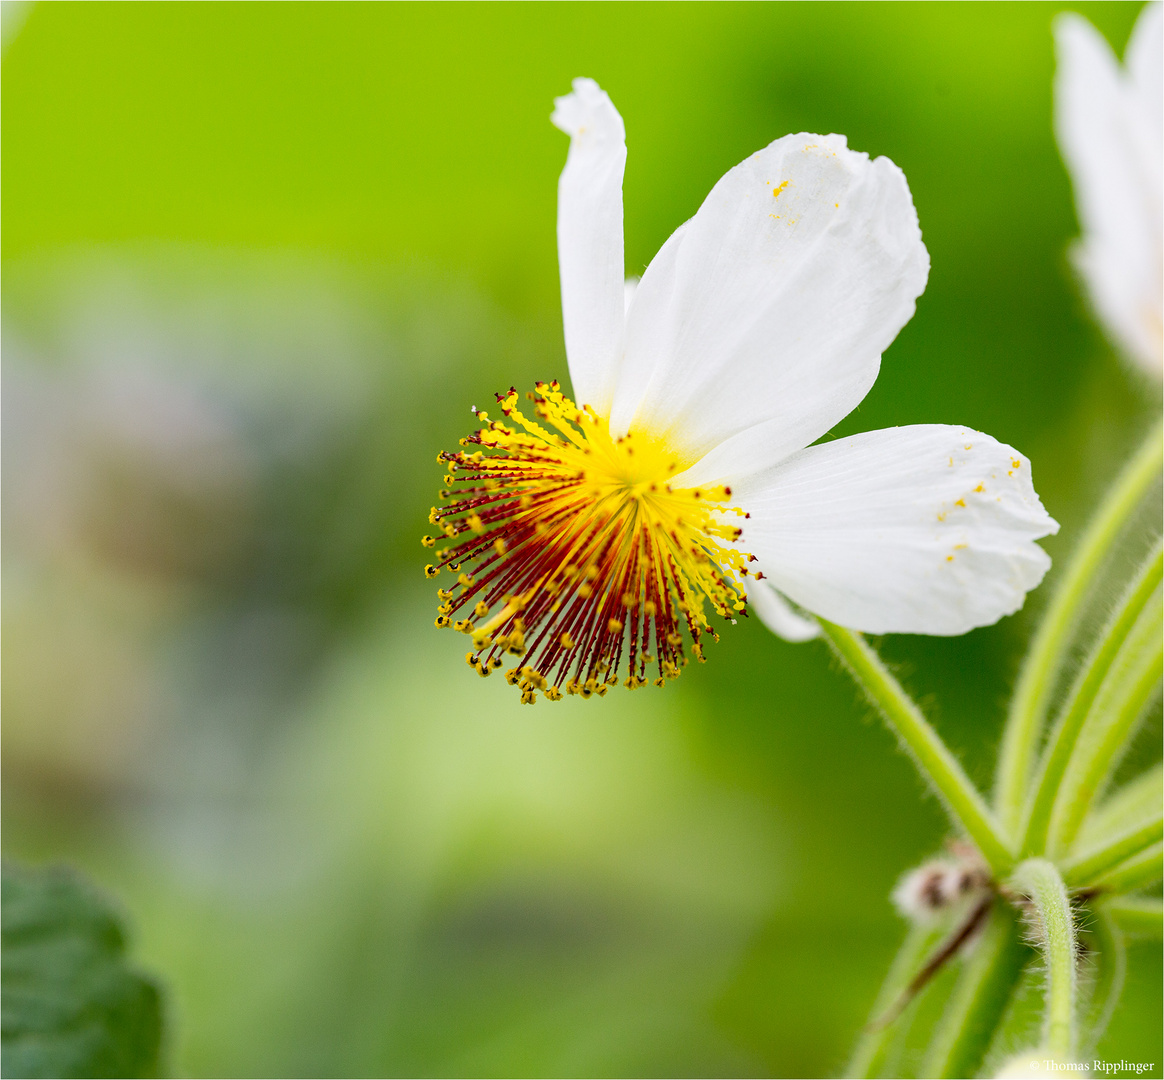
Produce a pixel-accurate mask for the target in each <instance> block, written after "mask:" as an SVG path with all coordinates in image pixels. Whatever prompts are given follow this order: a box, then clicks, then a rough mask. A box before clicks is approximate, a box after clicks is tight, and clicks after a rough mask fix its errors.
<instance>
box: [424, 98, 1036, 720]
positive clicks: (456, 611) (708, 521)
mask: <svg viewBox="0 0 1164 1080" xmlns="http://www.w3.org/2000/svg"><path fill="white" fill-rule="evenodd" d="M553 120H554V123H555V124H557V125H558V126H559V127H560V128H562V129H563V130H564V131H566V132H567V133H568V134H569V135H570V136H571V145H570V153H569V157H568V159H567V162H566V168H565V170H564V172H563V174H562V179H561V183H560V185H559V203H558V244H559V258H560V263H561V278H562V310H563V319H564V324H565V332H566V352H567V359H568V362H569V368H570V375H571V379H572V381H573V384H574V393H575V400H576V401H577V405H575V404H574V402H572V401H570V400H569V399H568V398H566V397H565V396H564V394H562V393H561V391H560V388H559V387H558V386H557V384H556V383H549V384H538V387H537V393H536V394H534V395H531V397H532V398H533V400H534V413H535V414H536V420H528V419H526V417H524V416H523V415H522V414H521V412H520V411H519V410H518V408H517V402H518V397H517V392H516V391H511V392H510V393H509V394H508V395H499V396H498V401H499V403H500V405H501V411H502V413H503V414H504V419H503V420H490V419H489V418H488V417H487V416H485V418H484V424H485V426H484V427H483V428H482V430H481V431H479V432H477V433H474V434H473V435H471V436H469V437H468V438H467V439H465V440H463V445H466V446H467V447H470V448H472V447H475V446H479V447H481V448H483V449H481V450H477V451H474V452H468V453H453V454H444V455H442V461H443V462H445V463H446V464H447V465H448V469H449V476H448V477H447V478H446V481H447V483H448V484H449V485H450V486H452V485H454V484H461V485H462V486H461V487H460V488H458V489H456V492H455V495H454V492H453V491H452V490H450V491H447V492H445V493H443V495H444V497H448V498H452V499H455V501H454V502H452V503H450V504H449V505H447V506H445V507H443V508H440V509H437V508H434V510H433V514H432V518H431V520H432V521H433V522H434V523H436V524H438V525H440V526H441V528H442V530H443V531H444V533H445V534H446V536H448V537H450V538H455V543H454V544H453V545H452V546H451V547H448V548H446V549H445V550H444V551H442V552H441V554H440V557H439V559H438V561H437V562H436V563H435V564H434V565H432V566H430V567H429V568H428V573H429V574H430V576H434V577H435V576H437V575H438V574H440V573H441V571H442V570H443V569H445V568H446V567H447V568H449V569H450V570H453V571H454V572H457V571H460V576H459V577H458V579H457V584H456V586H455V587H452V588H449V589H447V590H442V591H441V594H440V596H441V600H442V605H441V609H440V613H439V617H438V619H437V623H438V625H451V624H453V620H454V619H455V618H456V616H458V615H463V616H464V617H463V618H461V619H459V620H458V621H457V622H456V624H455V625H456V627H457V628H458V629H461V630H462V631H464V632H465V633H467V634H470V635H471V636H472V638H473V646H474V648H473V650H472V651H471V652H470V653H469V656H468V660H469V662H470V664H472V665H473V666H474V667H475V668H476V669H477V670H478V671H479V672H480V673H481V674H483V675H484V674H488V673H489V672H490V671H491V670H493V669H494V668H496V667H498V666H500V665H501V663H502V661H501V656H502V654H504V653H506V652H508V653H510V654H513V655H522V656H526V657H527V661H526V663H525V664H524V666H522V667H520V668H514V669H513V670H512V671H511V672H509V677H510V681H511V682H516V683H518V684H519V685H520V686H521V688H522V690H523V696H524V697H525V699H526V700H531V701H532V700H533V698H534V693H535V691H536V690H542V691H544V692H545V693H546V694H547V696H549V697H551V698H553V697H556V696H560V694H559V692H558V687H559V686H561V687H562V688H563V689H565V690H566V691H567V692H579V693H583V694H584V695H588V694H589V693H592V692H598V693H602V692H604V690H605V688H606V686H608V685H611V684H612V683H613V681H614V677H615V674H616V673H617V671H618V670H619V667H620V665H624V664H625V666H626V668H627V669H628V670H629V675H628V678H627V684H628V685H630V686H640V685H644V684H645V683H646V682H647V681H648V679H647V673H646V672H647V667H648V666H649V665H652V664H657V665H658V678H657V679H655V681H656V682H657V683H658V684H660V685H661V684H662V683H663V682H664V680H665V679H666V678H673V677H674V676H675V675H677V674H678V672H679V669H680V668H681V667H682V665H683V664H684V663H686V658H685V655H684V652H683V648H684V647H683V644H682V641H683V635H682V634H681V633H680V631H682V630H686V631H687V632H688V633H689V636H690V637H691V638H692V639H694V652H695V654H696V656H697V657H698V658H700V659H702V652H701V646H700V634H701V633H707V632H713V631H711V629H710V624H709V622H708V620H707V618H706V614H705V611H704V608H705V604H710V606H711V608H712V609H713V610H714V611H715V612H716V613H718V614H720V615H721V616H724V617H727V618H729V619H730V618H731V617H732V615H733V613H734V612H738V611H742V610H744V609H745V603H744V599H743V594H744V593H745V591H746V594H747V597H748V600H749V601H750V604H751V607H752V608H753V609H754V610H755V611H756V612H757V613H758V614H759V615H760V617H761V618H762V619H763V620H764V621H765V622H766V623H767V624H768V625H769V626H770V627H771V628H772V629H773V630H774V631H775V632H776V633H778V634H781V635H783V636H785V637H787V638H789V639H791V640H806V639H808V638H809V637H812V636H815V634H816V631H817V627H816V625H815V622H814V621H813V620H811V619H810V618H808V617H806V614H804V613H807V614H809V615H811V614H816V615H821V616H823V617H825V618H827V619H830V620H832V621H834V622H837V623H840V624H842V625H845V626H848V627H851V628H853V629H856V630H863V631H870V632H875V633H884V632H907V633H928V634H960V633H963V632H965V631H966V630H969V629H971V628H972V627H975V626H983V625H986V624H989V623H993V622H995V621H996V620H998V619H999V618H1000V617H1001V616H1003V615H1006V614H1009V613H1010V612H1013V611H1015V610H1016V609H1017V608H1019V607H1020V606H1021V605H1022V602H1023V599H1024V597H1025V594H1026V592H1027V591H1028V590H1029V589H1031V588H1033V587H1034V586H1035V585H1037V584H1038V583H1039V581H1040V580H1041V579H1042V577H1043V574H1044V573H1045V572H1046V570H1047V567H1048V566H1049V565H1050V560H1049V559H1048V558H1047V556H1046V554H1045V553H1044V552H1043V551H1042V550H1041V549H1040V548H1039V547H1038V545H1037V544H1036V543H1035V540H1037V539H1038V538H1040V537H1042V536H1046V535H1048V534H1049V533H1052V532H1055V531H1056V530H1057V528H1058V526H1057V525H1056V523H1055V522H1054V521H1053V520H1052V519H1051V518H1050V517H1048V516H1047V514H1046V512H1045V511H1044V510H1043V507H1042V505H1041V504H1040V502H1039V499H1038V496H1037V495H1036V494H1035V491H1034V488H1033V486H1032V484H1031V476H1030V471H1031V470H1030V463H1029V462H1028V461H1027V460H1026V458H1024V457H1023V456H1022V455H1021V454H1019V453H1018V452H1017V451H1015V450H1013V449H1011V448H1010V447H1009V446H1005V445H1003V444H1001V443H998V442H996V441H995V440H994V439H992V438H990V437H989V436H988V435H983V434H981V433H979V432H976V431H972V430H971V429H969V428H963V427H948V426H939V425H925V426H918V427H905V428H893V429H889V430H885V431H876V432H869V433H866V434H864V435H859V436H856V437H853V438H849V439H843V440H838V441H835V442H830V443H825V444H823V445H817V446H813V445H811V444H813V443H814V442H815V441H816V440H817V439H819V438H820V437H821V436H822V435H824V434H825V433H826V432H827V431H828V430H829V429H830V428H832V427H833V426H834V425H835V424H836V423H837V422H838V421H840V420H841V419H842V418H843V417H844V416H846V415H847V414H848V413H849V412H850V411H851V410H852V409H853V408H854V407H855V406H856V405H857V404H858V403H859V402H860V401H861V399H862V398H863V397H864V396H865V395H866V393H868V391H869V389H870V387H871V386H872V385H873V382H874V380H875V379H876V378H877V373H878V370H879V367H880V361H881V353H882V351H883V350H884V349H885V348H886V347H887V346H888V345H889V344H890V342H891V341H893V339H894V337H895V336H896V335H897V333H898V331H899V330H900V329H901V327H902V326H903V325H904V324H905V323H906V322H907V321H908V320H909V319H910V317H911V316H912V315H913V312H914V303H915V300H916V299H917V297H918V295H919V294H920V293H921V292H922V290H923V289H924V288H925V283H926V277H927V274H928V272H929V258H928V256H927V253H926V249H925V246H924V245H923V244H922V240H921V232H920V230H919V228H918V223H917V214H916V212H915V210H914V207H913V201H912V199H911V197H910V193H909V188H908V186H907V184H906V181H905V177H904V176H903V175H902V173H901V170H900V169H898V168H897V166H895V165H894V164H893V163H892V162H891V161H889V160H888V159H887V158H877V159H874V160H870V159H869V157H868V156H867V155H865V154H861V153H856V152H854V151H852V150H850V149H849V148H848V147H847V145H846V143H845V139H844V138H843V137H842V136H839V135H827V136H822V135H807V134H799V135H788V136H785V137H784V138H782V139H778V140H777V141H776V142H774V143H772V144H771V145H770V146H768V147H766V148H765V149H763V150H760V151H759V152H757V153H755V154H753V155H752V156H751V157H750V158H748V159H747V160H746V161H744V162H742V163H741V164H740V165H738V166H736V167H735V168H734V169H732V170H731V171H729V172H728V173H727V174H726V175H725V176H724V177H723V178H722V179H721V180H720V181H719V183H718V184H716V186H715V187H714V188H713V189H712V191H711V193H710V194H709V195H708V197H707V198H706V199H705V200H704V202H703V205H702V206H701V207H700V208H699V210H698V212H697V213H696V214H695V216H694V217H693V218H692V219H691V220H690V221H688V222H687V223H686V224H685V225H682V226H681V227H680V228H679V229H678V230H676V232H675V233H674V234H673V235H672V236H671V238H670V239H669V240H668V241H667V242H666V243H665V244H664V245H663V247H662V249H661V250H660V251H659V253H658V255H656V257H655V259H654V260H653V261H652V262H651V264H650V266H649V267H647V270H646V272H645V273H644V275H643V277H642V280H641V282H639V284H638V286H637V287H636V288H635V289H634V290H633V292H632V291H630V290H628V289H627V288H626V284H625V282H624V277H623V262H622V174H623V166H624V163H625V156H626V148H625V141H624V131H623V123H622V119H621V117H620V116H619V115H618V113H617V111H616V110H615V108H614V106H613V105H612V104H611V102H610V99H609V98H608V97H607V96H606V94H605V93H604V92H603V91H602V90H601V89H599V87H598V85H597V84H596V83H594V82H593V81H591V80H589V79H577V80H575V82H574V92H573V93H572V94H569V95H567V96H566V97H564V98H560V99H558V101H557V109H556V110H555V112H554V115H553ZM425 543H426V544H428V545H429V546H432V545H434V544H435V543H436V540H435V539H433V538H431V537H430V538H426V539H425ZM462 563H464V564H465V566H466V567H472V569H471V571H468V572H466V571H465V570H463V569H462ZM474 601H475V603H474ZM788 601H791V602H792V604H795V605H797V606H798V607H799V608H800V609H802V611H803V613H800V612H797V611H796V610H794V609H793V607H792V606H791V605H790V604H789V602H788ZM499 606H500V610H498V608H499Z"/></svg>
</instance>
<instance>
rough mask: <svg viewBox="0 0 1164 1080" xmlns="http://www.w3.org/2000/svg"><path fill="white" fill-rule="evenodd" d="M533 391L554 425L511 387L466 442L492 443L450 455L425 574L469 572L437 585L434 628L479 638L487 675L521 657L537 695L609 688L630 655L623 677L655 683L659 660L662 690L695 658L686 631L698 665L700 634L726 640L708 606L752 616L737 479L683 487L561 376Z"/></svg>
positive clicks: (476, 661) (666, 464) (670, 460)
mask: <svg viewBox="0 0 1164 1080" xmlns="http://www.w3.org/2000/svg"><path fill="white" fill-rule="evenodd" d="M527 396H528V397H529V398H530V399H531V400H532V401H533V403H534V413H535V415H536V416H537V418H538V420H540V421H542V422H543V423H544V424H545V425H546V426H545V427H543V426H542V425H541V424H538V423H537V422H535V421H533V420H529V419H527V418H526V417H525V416H523V415H522V414H521V413H520V412H519V411H518V409H517V408H516V405H517V391H516V390H513V389H511V390H510V391H509V393H508V394H507V395H505V396H502V395H500V394H499V395H498V396H497V400H498V403H499V404H500V406H501V411H502V413H503V414H504V415H505V420H504V421H500V420H490V419H489V417H488V414H486V413H485V412H478V413H477V418H478V420H479V421H480V422H481V424H482V427H481V429H480V430H479V431H476V432H474V433H473V434H471V435H469V436H468V437H467V438H465V439H462V440H461V445H462V446H463V447H470V446H479V447H481V449H480V450H476V451H460V452H455V453H441V454H440V455H439V457H438V460H439V461H440V462H441V463H442V464H443V465H445V466H446V467H447V468H448V476H446V477H445V483H446V485H447V486H448V487H449V488H453V487H454V486H456V490H455V491H451V490H445V491H442V492H441V498H442V499H447V500H450V501H449V502H448V503H447V504H446V505H445V506H443V507H441V508H436V507H434V508H433V510H432V513H431V514H430V515H429V520H430V521H431V522H432V523H433V524H437V525H440V526H441V528H442V531H443V532H444V534H445V537H447V538H449V539H451V540H452V541H453V542H452V543H451V544H450V545H449V546H447V547H445V548H444V549H443V550H442V551H441V552H440V554H439V556H438V558H437V561H436V563H435V564H434V565H430V566H427V567H426V568H425V574H426V575H427V576H428V577H430V578H431V577H436V576H437V575H438V574H440V572H441V571H442V570H448V571H450V572H451V573H453V574H457V575H458V576H457V579H456V583H455V584H454V585H453V586H452V587H451V588H449V589H440V590H439V591H438V594H437V595H438V596H439V598H440V601H441V604H440V608H439V614H438V617H437V620H436V625H437V626H440V627H446V626H453V627H454V628H455V629H457V630H460V631H462V632H463V633H465V634H468V635H469V636H470V637H471V639H472V648H471V650H470V651H469V653H468V654H467V655H466V661H467V662H468V663H469V664H470V666H472V667H473V668H474V669H475V670H476V671H477V672H478V673H479V674H480V675H482V676H485V675H489V674H491V673H492V672H493V671H495V670H497V669H498V668H500V667H502V666H503V661H502V656H503V655H505V654H509V655H512V656H518V657H524V658H525V663H524V664H521V665H520V666H518V667H514V668H513V669H511V670H509V671H507V672H506V673H505V675H506V679H507V680H508V681H509V682H510V683H511V684H514V685H517V686H518V687H519V688H520V690H521V696H522V701H524V702H527V703H532V702H533V701H534V700H535V699H536V697H537V691H538V690H541V691H542V692H543V693H544V694H545V696H546V697H547V698H549V699H550V700H551V701H556V700H558V699H559V698H560V697H561V696H562V690H565V692H566V693H570V694H580V695H581V696H582V697H590V696H591V695H592V694H595V693H597V694H599V695H602V694H605V693H606V691H607V689H608V688H609V687H610V686H613V685H615V684H616V683H617V682H618V673H619V670H620V668H622V667H623V666H624V665H625V670H626V673H627V674H626V678H625V682H624V685H626V686H628V687H630V688H632V689H634V688H636V687H640V686H645V685H646V684H647V683H648V682H649V681H651V678H650V676H649V675H648V670H649V669H651V668H654V674H655V678H654V683H655V685H656V686H663V685H665V682H666V680H667V679H674V678H677V677H678V675H679V672H680V669H681V668H683V667H684V666H685V665H686V664H687V657H686V655H685V652H684V642H685V636H684V632H683V631H684V628H686V638H687V639H689V640H690V642H691V651H692V652H693V653H694V655H695V656H696V658H697V659H699V660H700V661H702V660H703V649H702V645H701V639H702V636H703V635H704V634H709V635H710V636H711V637H712V638H713V639H715V640H718V635H717V634H716V633H715V631H714V630H713V629H712V628H711V625H710V623H709V622H708V619H707V615H706V612H705V606H706V605H708V604H710V606H711V608H712V609H713V610H714V611H715V612H716V613H717V614H719V615H721V616H724V617H725V618H729V619H730V618H731V617H732V613H733V612H736V611H740V612H742V611H744V610H745V602H744V587H743V584H742V581H743V578H745V577H747V574H748V571H747V570H746V569H745V564H746V563H747V562H748V561H749V560H751V558H752V556H750V555H747V554H745V553H743V552H741V551H739V550H738V549H736V548H735V547H732V546H730V542H731V541H734V540H736V539H737V538H738V537H739V536H740V529H738V528H736V527H735V526H733V525H730V524H727V523H726V522H725V521H724V518H725V517H726V516H727V515H732V514H734V515H739V516H742V517H747V516H748V515H746V514H744V512H743V511H742V510H739V509H737V508H735V507H730V506H728V505H727V500H728V499H729V498H730V497H731V489H730V488H727V487H718V488H714V489H693V488H673V487H671V485H670V484H669V483H668V478H669V477H670V476H673V475H676V474H677V473H679V472H681V471H682V469H683V468H685V467H686V465H685V464H684V463H682V462H680V461H678V460H676V459H675V458H674V457H673V456H669V455H668V454H667V453H666V452H665V451H664V450H663V448H662V447H661V446H660V445H658V444H657V443H654V442H652V441H650V440H649V439H646V438H643V437H642V436H641V435H635V434H628V435H626V436H625V437H624V438H621V439H612V438H611V436H610V433H609V429H608V426H607V423H606V421H605V420H603V419H602V418H600V417H598V416H596V415H595V414H594V412H593V411H592V410H591V409H589V407H587V408H586V409H585V410H581V409H579V408H578V407H577V406H576V405H575V404H574V403H573V402H572V401H570V400H569V398H567V397H566V396H565V395H564V394H562V392H561V389H560V387H559V385H558V383H557V382H556V381H555V382H551V383H538V384H537V393H536V394H529V395H527ZM436 542H437V541H436V539H434V538H433V537H430V536H426V537H424V539H423V541H422V543H424V545H425V546H426V547H433V546H435V544H436ZM458 615H459V616H460V618H457V616H458ZM454 620H455V621H454Z"/></svg>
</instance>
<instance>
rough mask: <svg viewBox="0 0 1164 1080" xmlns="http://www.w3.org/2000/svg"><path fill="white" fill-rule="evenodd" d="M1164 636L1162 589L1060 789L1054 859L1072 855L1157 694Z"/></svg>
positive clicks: (1112, 674) (1052, 831) (1088, 723)
mask: <svg viewBox="0 0 1164 1080" xmlns="http://www.w3.org/2000/svg"><path fill="white" fill-rule="evenodd" d="M1162 634H1164V600H1162V596H1161V589H1160V587H1159V586H1157V588H1156V591H1155V593H1153V595H1152V599H1151V601H1150V602H1149V603H1148V605H1147V606H1146V607H1145V608H1144V610H1143V611H1142V612H1141V613H1140V617H1139V618H1138V619H1137V620H1136V624H1135V626H1133V627H1132V630H1131V632H1130V633H1129V634H1128V636H1127V639H1126V640H1125V641H1124V644H1123V646H1122V647H1121V648H1120V651H1119V654H1118V655H1117V656H1116V658H1115V661H1114V662H1113V663H1112V665H1111V668H1110V670H1109V671H1108V673H1107V677H1106V678H1105V679H1104V681H1103V685H1102V686H1101V687H1100V688H1099V693H1098V694H1096V697H1095V701H1094V702H1093V703H1092V707H1091V709H1090V710H1089V711H1088V714H1087V719H1086V720H1085V721H1084V723H1083V729H1082V730H1081V731H1080V733H1079V737H1078V738H1077V739H1076V741H1075V746H1074V748H1073V750H1072V752H1071V757H1070V760H1069V761H1068V762H1067V767H1066V769H1065V770H1064V771H1063V776H1062V779H1061V780H1060V782H1059V784H1058V786H1057V790H1056V792H1055V800H1054V804H1053V805H1052V807H1051V817H1050V822H1049V824H1048V827H1047V843H1046V845H1045V848H1044V849H1045V850H1047V851H1049V852H1050V853H1052V854H1053V855H1061V854H1065V853H1067V852H1068V851H1070V850H1071V848H1072V846H1073V845H1074V842H1075V837H1076V836H1077V835H1078V833H1079V828H1080V826H1081V825H1082V823H1083V819H1084V817H1086V816H1087V812H1088V810H1090V809H1091V805H1092V803H1093V802H1094V801H1095V798H1096V796H1097V795H1099V793H1100V791H1101V790H1102V788H1103V785H1104V783H1105V782H1106V780H1107V778H1108V775H1109V773H1110V771H1111V769H1112V768H1113V767H1114V765H1115V763H1116V761H1117V760H1118V758H1119V756H1120V755H1121V753H1122V752H1123V751H1124V750H1125V749H1126V747H1127V743H1128V741H1129V739H1130V737H1131V734H1132V730H1133V727H1134V725H1135V723H1136V721H1137V720H1138V719H1139V717H1140V714H1141V713H1142V712H1143V710H1144V707H1145V705H1147V703H1148V700H1149V699H1150V698H1151V696H1152V695H1153V694H1154V693H1155V692H1156V686H1157V684H1158V683H1159V681H1160V675H1161V670H1162V669H1164V641H1162V638H1161V635H1162Z"/></svg>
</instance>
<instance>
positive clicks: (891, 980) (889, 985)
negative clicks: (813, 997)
mask: <svg viewBox="0 0 1164 1080" xmlns="http://www.w3.org/2000/svg"><path fill="white" fill-rule="evenodd" d="M943 931H944V927H943V926H941V925H923V924H921V923H915V924H914V925H912V926H911V927H910V928H909V933H907V934H906V936H905V941H903V942H902V944H901V948H900V949H898V951H897V955H896V956H895V957H894V958H893V963H892V965H891V966H890V968H889V974H888V975H886V976H885V982H884V983H882V985H881V992H880V993H879V994H878V995H877V1001H876V1002H875V1003H874V1005H873V1012H872V1014H871V1015H870V1017H869V1022H868V1024H866V1026H865V1028H864V1029H863V1030H862V1032H861V1036H860V1038H859V1039H858V1040H857V1045H856V1046H855V1047H854V1048H853V1056H852V1057H851V1058H850V1059H849V1065H848V1068H847V1069H846V1070H845V1075H846V1076H848V1077H853V1078H855V1080H862V1078H864V1077H870V1076H874V1075H876V1072H877V1067H878V1065H879V1064H881V1062H882V1059H883V1058H884V1056H885V1052H886V1050H887V1049H888V1046H889V1043H890V1041H891V1040H892V1038H893V1034H894V1031H895V1029H896V1027H897V1020H898V1019H900V1017H895V1018H894V1019H893V1020H892V1021H891V1022H889V1023H880V1022H879V1021H881V1019H882V1017H884V1016H885V1014H886V1013H887V1012H888V1011H889V1010H890V1009H891V1008H893V1007H894V1005H896V1003H897V1002H898V1000H899V999H900V998H901V995H902V994H903V993H904V992H905V990H906V987H908V986H909V983H910V980H912V979H913V977H914V976H915V975H916V974H917V973H918V971H920V970H921V968H922V966H923V965H924V964H925V962H926V958H927V957H928V956H929V954H930V949H931V948H932V947H933V945H934V943H935V942H936V941H938V939H939V938H941V936H942V934H943Z"/></svg>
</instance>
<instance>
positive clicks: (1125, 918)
mask: <svg viewBox="0 0 1164 1080" xmlns="http://www.w3.org/2000/svg"><path fill="white" fill-rule="evenodd" d="M1104 907H1105V908H1106V909H1107V911H1108V913H1109V914H1110V915H1111V917H1112V918H1113V919H1115V921H1116V922H1117V923H1119V927H1120V929H1121V930H1122V931H1123V932H1124V933H1125V934H1126V935H1127V936H1128V937H1137V938H1151V939H1153V940H1155V941H1160V940H1162V939H1164V903H1162V902H1161V901H1160V900H1159V899H1157V898H1151V899H1149V898H1148V897H1144V896H1113V897H1112V898H1111V899H1110V900H1108V901H1107V902H1106V903H1105V904H1104Z"/></svg>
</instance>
